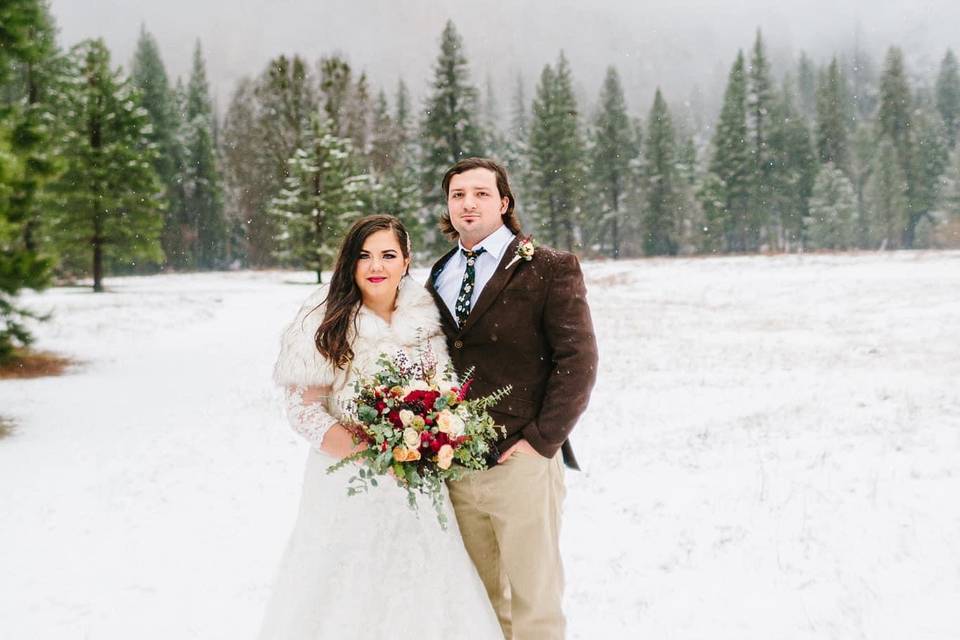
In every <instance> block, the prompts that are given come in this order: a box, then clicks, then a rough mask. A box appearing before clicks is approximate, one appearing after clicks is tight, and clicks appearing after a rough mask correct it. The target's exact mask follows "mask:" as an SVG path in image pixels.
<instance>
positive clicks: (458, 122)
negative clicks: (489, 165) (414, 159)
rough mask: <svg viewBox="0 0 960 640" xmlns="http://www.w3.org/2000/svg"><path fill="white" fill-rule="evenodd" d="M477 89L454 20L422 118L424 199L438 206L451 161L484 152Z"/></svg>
mask: <svg viewBox="0 0 960 640" xmlns="http://www.w3.org/2000/svg"><path fill="white" fill-rule="evenodd" d="M477 103H478V94H477V89H476V88H475V87H474V86H473V85H472V84H470V72H469V70H468V68H467V58H466V56H465V55H464V53H463V41H462V40H461V39H460V36H459V35H458V34H457V30H456V27H455V26H454V24H453V22H452V21H448V22H447V25H446V27H444V29H443V35H442V36H441V39H440V55H439V56H438V57H437V62H436V64H435V66H434V68H433V82H432V84H431V88H430V93H429V95H428V96H427V105H426V112H425V113H424V116H423V119H422V120H421V122H420V145H421V149H422V152H423V158H422V159H421V162H420V167H421V171H422V184H423V193H424V203H425V204H426V205H427V206H430V207H435V206H436V205H438V204H440V203H442V202H443V193H442V192H441V190H440V178H441V177H442V176H443V174H444V173H445V172H446V170H447V169H448V168H450V165H452V164H454V163H455V162H457V161H458V160H461V159H463V158H468V157H471V156H479V155H483V151H484V150H483V142H482V139H481V132H480V128H479V127H478V126H477V107H478V104H477Z"/></svg>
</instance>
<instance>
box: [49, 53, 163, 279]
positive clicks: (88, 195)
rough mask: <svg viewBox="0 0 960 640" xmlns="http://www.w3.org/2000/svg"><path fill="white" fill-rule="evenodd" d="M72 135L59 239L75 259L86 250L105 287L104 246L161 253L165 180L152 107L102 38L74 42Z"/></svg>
mask: <svg viewBox="0 0 960 640" xmlns="http://www.w3.org/2000/svg"><path fill="white" fill-rule="evenodd" d="M70 58H71V67H72V74H71V77H70V84H69V92H68V94H67V96H66V101H67V104H66V108H65V121H66V129H67V132H66V135H65V137H64V139H63V142H62V148H61V149H60V155H61V157H62V158H63V162H64V171H63V174H62V175H61V176H60V177H59V179H58V180H57V183H56V187H57V190H58V193H59V196H60V197H59V199H58V203H57V204H58V207H57V211H56V220H55V225H54V226H55V229H56V240H57V243H58V246H59V249H60V253H61V255H62V256H63V257H64V259H65V260H66V261H67V263H68V264H69V265H72V266H74V267H76V268H82V267H80V265H81V263H80V260H81V259H82V258H84V257H85V258H86V260H87V261H88V264H89V265H90V267H89V271H88V273H92V275H93V288H94V291H102V290H103V283H102V279H103V275H104V258H105V254H106V252H109V254H110V257H111V258H112V259H113V260H115V261H126V262H131V263H135V262H136V261H137V260H154V261H159V260H160V259H161V258H162V254H161V248H160V244H159V235H160V232H161V230H162V227H163V216H162V213H161V201H160V196H161V194H162V191H163V186H162V184H160V182H159V179H158V178H157V175H156V173H155V171H154V169H153V160H154V155H155V154H156V148H155V147H154V146H153V145H152V144H151V143H150V141H149V138H148V133H149V115H148V114H147V111H146V110H145V109H144V108H143V107H141V106H140V96H139V94H138V93H137V91H136V90H135V89H134V88H133V87H132V86H131V84H130V83H129V82H128V81H127V80H125V79H123V78H122V77H121V76H120V73H119V71H115V70H112V69H111V68H110V53H109V51H108V50H107V48H106V45H105V44H104V43H103V41H102V40H87V41H84V42H82V43H80V44H78V45H77V46H75V47H74V48H73V49H72V50H71V57H70Z"/></svg>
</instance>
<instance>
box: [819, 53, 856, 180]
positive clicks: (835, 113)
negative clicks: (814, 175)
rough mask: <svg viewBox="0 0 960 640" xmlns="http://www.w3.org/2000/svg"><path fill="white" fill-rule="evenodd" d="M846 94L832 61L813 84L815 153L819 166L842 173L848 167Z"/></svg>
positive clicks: (834, 63) (835, 65)
mask: <svg viewBox="0 0 960 640" xmlns="http://www.w3.org/2000/svg"><path fill="white" fill-rule="evenodd" d="M847 93H848V92H847V87H846V79H845V78H844V77H843V74H842V73H841V71H840V64H839V63H838V62H837V59H836V58H834V59H833V60H832V61H831V62H830V65H829V66H828V67H827V68H826V70H824V71H823V72H821V74H820V80H819V82H818V84H817V126H816V138H817V153H818V155H819V157H820V162H821V163H823V164H827V163H832V164H833V165H834V166H836V167H839V168H840V169H841V170H843V171H847V168H848V166H849V149H848V144H847V121H846V113H845V107H846V103H847Z"/></svg>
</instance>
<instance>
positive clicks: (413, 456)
mask: <svg viewBox="0 0 960 640" xmlns="http://www.w3.org/2000/svg"><path fill="white" fill-rule="evenodd" d="M393 459H394V460H396V461H397V462H411V461H414V460H419V459H420V452H419V451H417V450H416V449H408V448H406V447H394V448H393Z"/></svg>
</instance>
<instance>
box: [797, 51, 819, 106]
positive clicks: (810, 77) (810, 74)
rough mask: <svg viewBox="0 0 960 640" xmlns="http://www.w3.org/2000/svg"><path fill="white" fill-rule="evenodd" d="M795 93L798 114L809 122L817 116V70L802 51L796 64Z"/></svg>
mask: <svg viewBox="0 0 960 640" xmlns="http://www.w3.org/2000/svg"><path fill="white" fill-rule="evenodd" d="M797 93H798V97H799V105H798V107H799V110H800V114H801V115H802V116H803V117H804V118H806V120H807V121H808V122H811V121H812V120H813V119H814V117H816V115H817V68H816V66H815V65H814V64H813V61H812V60H810V58H809V57H808V56H807V54H806V53H804V52H802V51H801V52H800V60H799V62H797Z"/></svg>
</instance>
